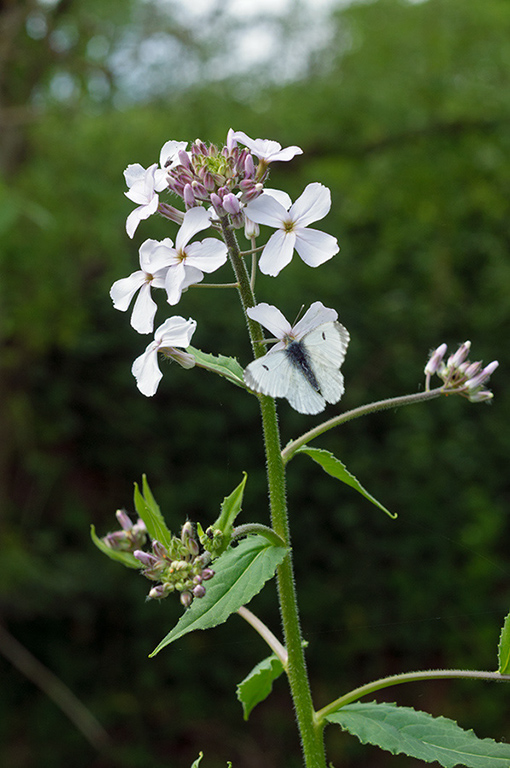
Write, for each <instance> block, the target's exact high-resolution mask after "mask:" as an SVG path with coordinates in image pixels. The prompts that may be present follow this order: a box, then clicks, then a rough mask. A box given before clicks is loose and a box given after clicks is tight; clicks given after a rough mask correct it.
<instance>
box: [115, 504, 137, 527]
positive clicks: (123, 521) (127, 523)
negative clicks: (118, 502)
mask: <svg viewBox="0 0 510 768" xmlns="http://www.w3.org/2000/svg"><path fill="white" fill-rule="evenodd" d="M115 517H116V518H117V520H118V523H119V525H120V527H121V528H122V529H123V530H124V531H130V530H131V528H132V527H133V523H132V522H131V518H130V517H129V515H128V514H127V512H126V510H125V509H118V510H117V511H116V513H115Z"/></svg>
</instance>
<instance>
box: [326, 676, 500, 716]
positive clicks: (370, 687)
mask: <svg viewBox="0 0 510 768" xmlns="http://www.w3.org/2000/svg"><path fill="white" fill-rule="evenodd" d="M447 678H450V679H451V678H457V679H458V678H471V679H478V680H494V681H499V682H501V681H506V682H508V681H510V675H501V674H500V673H499V672H485V671H483V670H476V669H473V670H469V669H427V670H424V671H420V672H406V673H404V674H402V675H391V676H390V677H382V678H380V679H379V680H373V681H372V682H371V683H366V684H365V685H361V686H360V687H359V688H354V690H352V691H349V693H346V694H344V695H343V696H340V697H339V698H338V699H335V700H334V701H332V702H331V704H328V705H327V706H325V707H323V708H322V709H320V710H319V711H318V712H317V713H316V720H317V723H318V724H319V725H324V724H325V720H326V718H327V716H328V715H330V714H331V713H332V712H336V711H337V710H338V709H341V707H345V705H346V704H352V702H353V701H357V700H358V699H361V697H362V696H367V695H368V694H370V693H375V692H376V691H380V690H381V689H382V688H389V687H390V686H392V685H400V684H401V683H415V682H417V681H418V680H444V679H447Z"/></svg>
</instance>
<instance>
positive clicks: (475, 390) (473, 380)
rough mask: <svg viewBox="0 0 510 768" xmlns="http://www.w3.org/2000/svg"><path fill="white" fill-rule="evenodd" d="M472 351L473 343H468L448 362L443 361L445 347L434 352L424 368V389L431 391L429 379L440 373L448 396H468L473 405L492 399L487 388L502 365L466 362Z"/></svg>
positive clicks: (443, 388)
mask: <svg viewBox="0 0 510 768" xmlns="http://www.w3.org/2000/svg"><path fill="white" fill-rule="evenodd" d="M470 348H471V342H470V341H465V342H464V344H461V345H460V347H459V348H458V350H457V351H456V352H454V354H453V355H450V357H449V358H448V360H447V361H446V363H445V362H444V356H445V354H446V349H447V347H446V344H441V345H440V346H439V347H438V348H437V349H435V350H434V351H433V352H432V353H431V355H430V358H429V360H428V362H427V365H426V366H425V389H426V390H429V389H430V377H431V376H432V375H433V374H434V373H437V375H438V376H439V378H440V379H442V380H443V386H442V387H441V389H442V391H443V392H445V393H446V394H449V393H452V394H453V393H457V394H459V395H462V396H463V397H467V399H468V400H469V401H470V402H471V403H481V402H484V401H485V402H488V401H489V400H492V398H493V397H494V395H493V394H492V392H491V391H490V390H488V389H485V388H484V387H485V384H486V382H487V380H488V379H489V377H490V376H491V375H492V374H493V373H494V371H495V370H496V368H497V367H498V365H499V363H498V361H497V360H493V361H492V363H489V364H488V365H486V366H485V367H482V363H480V362H475V363H472V362H471V361H470V360H467V356H468V354H469V350H470Z"/></svg>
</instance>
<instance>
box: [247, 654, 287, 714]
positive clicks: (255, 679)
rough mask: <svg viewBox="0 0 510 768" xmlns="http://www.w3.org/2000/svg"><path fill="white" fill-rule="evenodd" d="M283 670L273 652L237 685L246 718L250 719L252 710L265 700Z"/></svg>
mask: <svg viewBox="0 0 510 768" xmlns="http://www.w3.org/2000/svg"><path fill="white" fill-rule="evenodd" d="M282 672H283V666H282V663H281V661H280V659H279V658H278V657H277V656H275V654H274V653H273V654H271V656H268V657H267V659H264V660H263V661H261V662H260V663H259V664H257V666H256V667H253V669H252V671H251V672H250V673H249V675H247V676H246V677H245V678H244V680H243V681H242V682H240V683H239V685H238V686H237V698H238V699H239V701H240V702H241V704H242V706H243V714H244V719H245V720H248V717H249V715H250V712H251V711H252V709H253V708H254V707H255V706H256V705H257V704H260V702H261V701H264V699H266V698H267V697H268V696H269V694H270V693H271V691H272V689H273V681H274V680H276V679H277V678H278V677H280V675H281V674H282Z"/></svg>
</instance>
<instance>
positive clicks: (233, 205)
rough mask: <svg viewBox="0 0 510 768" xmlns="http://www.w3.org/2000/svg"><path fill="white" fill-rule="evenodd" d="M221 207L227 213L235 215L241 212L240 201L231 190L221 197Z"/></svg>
mask: <svg viewBox="0 0 510 768" xmlns="http://www.w3.org/2000/svg"><path fill="white" fill-rule="evenodd" d="M223 208H224V209H225V210H226V212H227V213H230V214H231V215H232V216H236V215H237V214H239V213H240V212H241V203H240V202H239V200H238V198H237V197H236V196H235V195H234V194H232V192H229V193H228V194H227V195H225V197H224V198H223Z"/></svg>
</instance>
